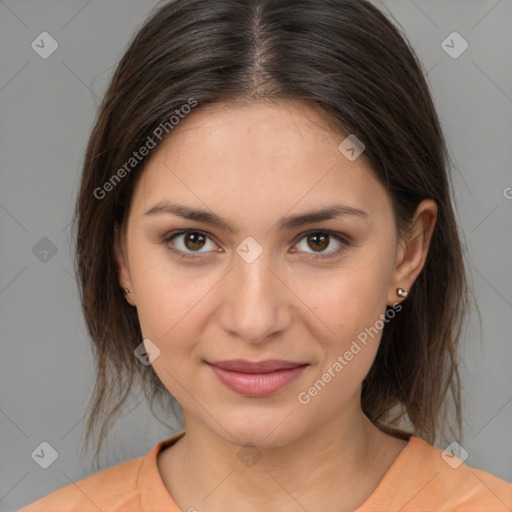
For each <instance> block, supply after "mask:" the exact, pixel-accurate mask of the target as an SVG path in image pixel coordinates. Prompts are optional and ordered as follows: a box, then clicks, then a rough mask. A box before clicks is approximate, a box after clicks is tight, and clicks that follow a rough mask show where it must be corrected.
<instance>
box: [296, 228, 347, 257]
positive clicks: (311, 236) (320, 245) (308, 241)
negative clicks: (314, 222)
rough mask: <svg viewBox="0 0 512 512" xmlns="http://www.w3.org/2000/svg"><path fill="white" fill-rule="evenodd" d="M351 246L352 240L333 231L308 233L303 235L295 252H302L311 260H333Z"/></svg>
mask: <svg viewBox="0 0 512 512" xmlns="http://www.w3.org/2000/svg"><path fill="white" fill-rule="evenodd" d="M349 246H350V238H349V237H348V236H346V235H343V234H341V233H337V232H331V231H308V232H306V233H302V235H301V238H300V239H299V243H298V244H296V245H295V246H294V249H293V252H302V253H305V254H307V255H309V257H311V258H315V259H320V258H332V257H335V256H338V255H340V254H341V253H342V252H343V251H344V250H345V249H346V248H347V247H349Z"/></svg>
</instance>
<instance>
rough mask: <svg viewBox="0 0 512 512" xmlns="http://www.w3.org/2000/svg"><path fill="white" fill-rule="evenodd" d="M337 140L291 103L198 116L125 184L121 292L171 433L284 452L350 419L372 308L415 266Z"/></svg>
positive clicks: (368, 345) (361, 167)
mask: <svg viewBox="0 0 512 512" xmlns="http://www.w3.org/2000/svg"><path fill="white" fill-rule="evenodd" d="M344 138H345V136H343V135H340V134H339V133H336V132H334V131H333V130H332V129H329V127H328V125H326V123H325V120H324V119H323V118H322V117H321V115H320V114H319V113H317V112H316V111H315V110H312V109H311V108H310V107H308V106H305V105H303V104H300V103H281V104H278V105H276V104H274V105H269V104H261V103H260V104H256V103H253V104H250V105H249V106H243V107H242V106H234V105H226V104H216V105H210V106H207V107H203V108H202V109H201V110H197V111H195V112H193V113H192V114H190V115H189V116H188V117H187V118H185V119H184V120H183V121H182V122H181V124H180V125H178V126H177V127H176V128H175V129H174V131H173V133H172V136H171V137H170V138H168V139H167V140H166V141H165V142H164V143H163V144H162V145H161V146H159V147H158V148H157V149H156V151H155V153H154V154H153V155H152V158H151V160H150V161H149V163H148V164H147V166H146V168H145V170H144V172H143V174H142V176H141V177H140V180H139V181H138V182H137V184H136V187H135V190H134V192H133V196H132V200H131V204H130V209H129V214H128V217H127V220H126V223H125V225H124V226H123V227H124V230H123V234H122V238H121V239H120V243H116V257H117V260H118V264H119V281H120V284H121V286H122V287H127V288H130V289H131V290H132V292H131V293H130V294H129V295H128V296H127V300H128V301H129V302H130V303H131V304H132V305H134V306H135V307H136V308H137V313H138V317H139V320H140V325H141V329H142V333H143V338H144V339H145V340H151V343H152V344H153V346H156V347H158V350H159V351H160V353H159V355H158V357H156V359H155V360H154V361H153V362H152V365H153V368H154V370H155V372H156V373H157V375H158V377H159V378H160V379H161V381H162V383H163V385H165V387H166V388H167V389H168V390H169V391H170V393H171V394H172V395H174V396H175V397H176V399H177V400H178V401H179V402H180V403H181V405H182V406H183V410H184V414H185V421H186V422H187V421H188V422H195V423H196V424H198V425H201V426H202V427H204V428H207V429H209V430H211V431H212V432H214V433H215V434H216V435H217V436H219V437H221V438H223V439H225V440H227V441H229V442H232V443H235V444H239V445H242V444H245V443H248V442H252V443H255V444H258V445H260V446H262V447H265V446H267V447H269V446H282V445H285V444H287V443H290V442H292V441H294V440H297V439H299V438H301V437H302V436H305V435H307V434H308V433H312V432H313V431H315V430H316V429H319V428H321V427H322V426H323V425H327V424H333V425H334V424H336V423H337V422H342V421H350V418H351V417H352V416H353V415H354V414H358V413H360V388H361V384H362V381H363V379H364V378H365V376H366V374H367V373H368V371H369V369H370V367H371V365H372V362H373V360H374V358H375V355H376V351H377V348H378V345H379V341H380V337H381V331H382V328H383V326H384V325H385V323H386V322H384V321H383V319H386V321H392V320H389V319H388V317H385V316H384V313H385V312H386V306H392V305H393V304H397V303H398V302H399V301H401V300H402V299H400V298H399V297H398V296H397V295H396V288H397V287H398V286H401V287H403V288H405V289H408V287H409V286H410V285H412V283H413V282H414V279H415V277H416V276H417V274H418V273H419V271H420V270H421V267H422V265H423V262H424V257H425V255H426V249H425V246H424V243H422V242H421V241H423V240H424V238H423V237H422V236H420V237H416V239H417V241H416V242H415V243H412V242H411V244H410V246H409V249H408V248H407V246H406V245H404V244H402V243H401V241H400V240H399V238H398V236H397V231H396V226H395V221H394V216H393V211H392V204H391V199H390V197H389V196H388V194H387V192H386V190H385V189H384V188H383V186H382V185H381V184H380V183H379V182H378V181H377V180H376V179H375V178H374V177H373V175H372V173H371V170H370V167H369V165H368V163H367V162H366V161H365V159H364V153H363V154H362V155H361V156H359V157H358V158H357V159H356V160H353V161H350V160H349V159H347V158H346V157H345V156H344V154H342V153H341V152H340V150H339V149H338V146H339V144H340V143H341V142H342V141H343V140H344ZM427 206H428V204H427ZM326 209H332V211H331V212H330V214H326V215H324V216H323V217H321V216H318V217H317V218H316V219H314V218H312V217H309V218H307V217H304V215H305V214H316V213H318V212H321V211H322V210H326ZM334 211H336V212H337V213H333V212H334ZM425 211H427V213H428V208H426V210H425ZM198 212H201V213H198ZM423 213H424V212H423ZM430 213H432V211H431V212H430ZM431 217H432V216H431ZM434 222H435V215H434ZM419 226H420V227H419V231H418V232H419V233H422V232H423V231H424V230H425V226H426V227H427V229H426V231H428V223H426V222H423V223H422V222H420V223H419ZM398 308H399V306H398ZM397 311H398V310H397ZM396 314H397V315H398V314H399V312H397V313H396ZM364 333H366V336H365V334H364ZM363 340H364V341H363ZM141 341H142V340H141ZM145 343H146V344H147V342H145ZM150 352H151V350H150ZM239 360H242V362H252V363H260V362H268V361H275V360H278V361H279V362H277V363H275V364H274V365H272V363H269V364H266V365H263V366H260V367H258V366H252V367H251V366H250V365H245V366H243V365H242V366H238V367H236V366H234V365H235V364H236V363H232V362H233V361H238V363H240V361H239ZM226 361H228V362H231V363H225V364H223V363H222V362H226ZM212 363H215V364H213V365H212ZM270 370H274V371H270Z"/></svg>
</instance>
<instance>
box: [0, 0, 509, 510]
mask: <svg viewBox="0 0 512 512" xmlns="http://www.w3.org/2000/svg"><path fill="white" fill-rule="evenodd" d="M154 5H156V1H155V0H153V1H149V0H146V1H141V0H138V1H135V0H130V1H119V0H116V1H114V0H111V1H106V2H100V1H98V0H92V1H91V0H89V1H86V0H80V1H78V0H77V1H75V0H73V1H69V0H68V1H35V0H32V1H23V0H17V1H15V0H5V1H1V2H0V43H1V51H0V73H1V74H0V111H1V117H0V141H1V151H0V169H1V187H0V233H1V237H2V243H1V261H0V308H1V309H0V311H1V321H0V330H1V343H2V344H1V354H2V355H1V358H0V376H1V377H0V379H1V389H0V432H1V435H0V454H1V455H0V461H1V462H0V511H8V510H14V509H16V508H18V507H21V506H23V505H25V504H27V503H29V502H32V501H34V500H35V499H37V498H39V497H41V496H43V495H45V494H47V493H49V492H50V491H52V490H54V489H57V488H59V487H62V486H64V485H67V484H69V483H71V482H73V481H76V480H79V479H80V478H84V477H85V476H87V475H89V474H91V473H93V472H95V469H93V468H92V466H91V459H90V458H88V457H82V456H81V455H80V449H81V444H82V437H83V433H84V423H85V421H83V417H84V412H85V408H86V405H87V400H88V398H89V396H90V391H91V389H92V384H93V367H92V364H91V362H92V358H91V354H90V350H89V345H88V340H87V336H86V333H85V327H84V323H83V319H82V316H81V312H80V306H79V302H78V296H77V289H76V284H75V280H74V277H73V273H72V263H71V261H72V260H71V232H70V226H69V222H70V219H71V214H72V209H73V203H74V198H75V194H76V191H77V185H78V180H79V173H80V168H81V163H82V158H83V154H84V150H85V144H86V141H87V137H88V134H89V131H90V129H91V127H92V122H93V119H94V114H95V111H96V108H97V105H98V98H99V97H100V96H101V94H102V92H103V91H104V89H105V86H106V83H107V80H108V78H109V76H110V74H111V72H112V70H113V66H115V64H116V63H117V61H118V59H119V58H120V56H121V54H122V51H123V49H124V48H125V45H126V43H127V42H128V40H129V38H130V37H131V35H132V33H133V32H134V30H135V29H136V27H138V26H139V25H140V24H141V22H142V21H143V20H144V18H145V17H146V15H147V14H148V13H149V11H150V10H151V8H152V7H153V6H154ZM384 5H385V6H386V7H387V8H388V9H389V10H390V11H391V12H392V14H393V15H394V16H395V18H396V19H397V20H398V22H399V23H400V24H401V25H402V26H403V27H404V29H405V31H406V33H407V35H408V37H409V38H410V40H411V42H412V44H413V46H414V47H415V49H416V51H417V52H418V54H419V56H420V58H421V60H422V62H423V65H424V67H425V69H426V70H427V71H428V78H429V81H430V83H431V87H432V90H433V95H434V99H435V102H436V105H437V107H438V110H439V113H440V117H441V121H442V124H443V128H444V130H445V134H446V136H447V140H448V144H449V147H450V149H451V152H452V153H453V156H454V158H455V162H456V167H457V169H455V170H454V181H455V187H456V197H457V209H458V216H459V220H460V225H461V226H462V228H463V230H464V232H465V236H466V257H467V259H468V263H469V268H470V270H471V276H470V278H471V284H472V287H473V289H474V291H475V294H476V296H477V298H478V302H479V306H480V309H481V313H482V327H483V330H482V336H480V328H479V324H478V321H477V317H476V316H475V315H473V316H472V317H471V321H470V323H469V328H468V332H467V336H466V339H465V346H464V350H463V357H464V360H465V366H466V368H462V373H463V383H464V387H465V389H466V410H465V439H464V443H463V447H464V448H465V450H466V451H467V452H468V453H469V457H468V459H467V460H466V463H467V464H469V465H471V466H476V467H479V468H481V469H484V470H486V471H489V472H491V473H493V474H495V475H497V476H499V477H501V478H503V479H506V480H509V481H512V443H511V442H510V432H512V428H511V426H512V404H511V402H512V375H511V370H510V361H511V355H512V343H511V341H512V339H511V335H510V332H511V331H512V292H511V290H512V271H511V266H510V264H511V261H512V258H511V255H512V251H511V246H512V237H511V232H512V199H511V198H512V188H507V187H512V172H511V162H512V143H511V142H512V137H511V136H512V67H511V66H510V55H511V53H512V52H511V49H512V31H511V30H510V26H511V22H512V1H510V0H499V1H497V0H492V1H491V0H489V1H468V0H459V1H452V0H450V1H446V0H442V1H441V0H438V1H432V0H430V1H425V0H415V1H411V0H391V1H387V0H385V1H384ZM43 31H46V32H49V33H50V34H51V35H52V37H53V38H54V39H55V40H56V41H57V42H58V45H59V46H58V49H57V50H56V51H55V52H54V53H53V54H52V55H51V56H50V57H49V58H47V59H43V58H41V57H40V56H39V55H38V54H37V53H36V52H35V51H34V50H33V49H32V47H31V43H32V41H34V40H35V39H36V37H37V36H39V34H40V33H41V32H43ZM453 31H457V32H459V33H460V34H461V35H462V37H463V38H464V39H465V40H467V42H468V43H469V47H468V49H467V50H466V51H465V52H464V53H463V54H462V55H461V56H460V57H458V58H456V59H454V58H452V57H450V56H449V55H448V54H447V53H446V52H445V51H444V49H443V48H442V46H441V43H442V41H444V40H445V39H446V38H447V36H448V35H449V34H451V33H452V32H453ZM450 44H451V43H450ZM454 44H455V48H457V45H458V44H459V43H454ZM45 237H46V238H48V239H49V240H50V241H51V244H50V243H49V242H48V241H47V240H43V241H41V239H43V238H45ZM36 244H39V245H36ZM34 246H35V247H36V248H35V249H33V248H34ZM53 246H55V247H54V250H56V251H57V252H56V253H55V254H52V252H51V247H53ZM48 247H50V252H48V253H47V254H45V253H44V252H42V251H41V248H43V249H45V248H46V249H47V248H48ZM45 260H46V261H45ZM132 405H133V410H132V411H131V412H129V413H127V414H126V415H125V416H124V417H123V418H122V419H121V420H120V421H119V422H118V424H117V425H116V427H115V429H114V431H113V433H112V435H111V436H110V440H111V442H110V443H109V444H108V445H107V446H106V452H105V456H104V457H103V459H102V469H103V468H105V467H108V466H111V465H114V464H118V463H120V462H122V461H125V460H128V459H131V458H134V457H139V456H142V455H144V454H146V453H147V452H148V451H149V450H150V449H151V447H152V446H153V445H154V444H156V442H158V441H159V440H161V439H163V438H165V437H169V436H170V435H172V434H173V433H174V432H175V431H179V430H180V426H179V424H178V423H177V422H176V421H175V420H173V419H172V418H171V419H168V423H170V424H171V425H174V430H171V429H168V428H166V427H164V426H162V425H161V424H159V423H158V422H157V421H156V420H154V419H153V417H152V416H151V415H150V413H149V411H148V408H147V407H146V405H145V402H144V401H143V400H142V397H141V395H135V396H133V400H132ZM161 417H163V416H161ZM43 441H47V442H49V443H50V444H51V445H52V446H53V447H54V448H55V449H56V450H57V452H58V454H59V457H58V459H57V460H56V461H55V462H54V464H53V465H51V466H50V467H49V468H48V469H46V470H45V469H42V468H40V467H39V466H38V465H37V464H36V463H35V462H34V460H32V458H31V453H32V452H33V450H34V449H35V448H36V447H37V446H38V445H39V444H40V443H41V442H43ZM444 447H445V446H442V448H444Z"/></svg>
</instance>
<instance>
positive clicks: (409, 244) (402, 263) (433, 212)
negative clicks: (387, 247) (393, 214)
mask: <svg viewBox="0 0 512 512" xmlns="http://www.w3.org/2000/svg"><path fill="white" fill-rule="evenodd" d="M437 211H438V209H437V204H436V203H435V201H434V200H432V199H424V200H423V201H421V203H420V204H419V205H418V207H417V209H416V212H415V214H414V217H413V219H412V220H411V223H410V226H409V230H408V231H407V232H406V233H405V235H403V239H400V242H399V249H398V251H397V256H396V260H395V268H394V270H393V273H392V276H391V280H390V285H389V290H388V305H390V306H391V305H393V304H397V303H398V302H400V301H402V300H404V299H403V298H400V297H399V296H398V295H397V293H396V290H397V288H403V289H405V290H406V291H409V290H410V289H411V287H412V285H413V284H414V281H415V280H416V278H417V277H418V275H419V274H420V272H421V270H422V269H423V266H424V265H425V261H426V260H427V255H428V250H429V247H430V241H431V239H432V233H433V232H434V227H435V224H436V220H437Z"/></svg>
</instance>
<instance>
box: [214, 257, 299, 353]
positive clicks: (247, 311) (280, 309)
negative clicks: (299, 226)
mask: <svg viewBox="0 0 512 512" xmlns="http://www.w3.org/2000/svg"><path fill="white" fill-rule="evenodd" d="M233 265H234V268H233V269H232V270H231V272H229V274H228V275H227V276H226V278H227V279H228V282H227V283H226V286H225V288H224V294H223V297H222V301H223V302H222V305H221V308H220V309H221V311H220V317H219V318H220V323H221V326H222V328H223V329H224V330H225V331H226V332H228V333H230V334H231V335H232V336H236V337H238V338H239V339H240V340H243V341H245V342H247V343H262V342H265V341H268V339H269V338H270V337H271V336H272V335H274V336H275V335H277V334H278V333H280V332H283V331H285V330H286V328H287V327H288V326H289V325H290V323H291V318H292V315H291V310H290V307H291V304H290V300H291V296H292V295H293V294H292V292H291V291H290V290H289V288H288V287H287V286H286V284H285V282H284V281H285V280H284V278H283V276H282V275H279V274H280V272H279V270H278V269H275V268H272V265H271V261H269V259H268V258H267V255H266V252H265V251H263V253H262V254H261V255H260V256H259V257H258V258H257V259H256V260H255V261H253V262H252V263H248V262H246V261H245V260H244V259H243V258H241V257H239V256H238V255H235V256H234V262H233ZM273 267H276V265H273ZM281 274H282V272H281Z"/></svg>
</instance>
